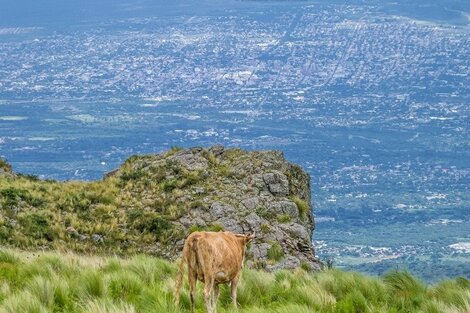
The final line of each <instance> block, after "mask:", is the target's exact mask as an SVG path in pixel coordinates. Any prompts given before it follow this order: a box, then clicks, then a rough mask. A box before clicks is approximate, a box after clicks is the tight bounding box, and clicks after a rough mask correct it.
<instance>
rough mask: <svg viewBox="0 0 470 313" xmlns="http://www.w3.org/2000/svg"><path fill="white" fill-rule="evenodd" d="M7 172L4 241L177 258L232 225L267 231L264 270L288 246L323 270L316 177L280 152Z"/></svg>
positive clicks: (1, 205) (186, 152)
mask: <svg viewBox="0 0 470 313" xmlns="http://www.w3.org/2000/svg"><path fill="white" fill-rule="evenodd" d="M0 168H1V169H2V171H1V172H0V245H3V246H8V247H16V248H21V249H52V250H54V249H66V250H68V251H69V250H72V251H76V252H86V253H101V254H110V253H111V254H113V255H116V254H117V255H129V254H135V253H144V254H150V255H154V256H160V257H163V258H166V259H174V258H176V257H177V256H178V254H179V252H180V251H181V250H182V242H183V238H185V237H186V236H187V235H188V234H189V233H191V232H192V231H195V230H223V229H225V230H231V231H235V232H248V231H252V232H253V231H255V232H256V233H257V234H258V236H257V238H256V245H257V246H258V245H259V246H261V247H262V248H263V249H260V250H257V251H255V252H254V253H256V254H253V255H252V254H250V255H249V257H250V259H256V261H257V262H258V263H257V264H260V266H261V265H264V266H270V265H274V264H277V263H280V262H282V261H283V260H282V258H279V259H275V260H274V259H273V260H271V259H270V258H269V257H270V256H269V255H267V252H266V251H268V250H269V249H270V247H271V246H272V245H274V243H277V244H278V245H279V242H281V248H282V251H280V252H282V253H283V254H285V255H286V256H291V257H293V256H295V257H297V258H298V259H296V260H297V261H298V262H303V264H306V265H307V266H310V267H311V268H315V267H318V264H317V263H318V261H316V259H315V258H314V255H313V248H312V247H311V240H310V235H309V234H310V233H311V230H312V228H313V217H312V214H311V207H310V187H309V176H308V175H307V174H306V173H305V172H303V170H302V169H301V168H300V167H298V166H296V165H292V164H290V163H288V161H287V160H285V158H284V156H283V155H282V153H280V152H276V151H243V150H240V149H224V148H223V147H221V146H213V147H210V148H205V149H203V148H191V149H179V148H173V149H171V150H169V151H167V152H164V153H161V154H153V155H142V156H132V157H130V158H129V159H128V160H126V161H125V162H124V163H123V164H122V165H121V166H120V167H119V168H118V169H117V170H115V171H113V172H112V173H109V174H108V175H106V176H105V178H103V179H102V180H100V181H93V182H85V181H65V182H59V181H52V180H41V179H38V178H37V177H34V176H30V175H21V174H15V173H12V172H11V166H9V165H8V163H6V162H5V161H1V160H0ZM2 173H3V174H2ZM269 188H271V189H272V190H270V189H269ZM282 240H284V241H285V242H284V241H282ZM294 265H295V264H294ZM281 266H282V264H281Z"/></svg>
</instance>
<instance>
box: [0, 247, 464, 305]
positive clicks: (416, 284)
mask: <svg viewBox="0 0 470 313" xmlns="http://www.w3.org/2000/svg"><path fill="white" fill-rule="evenodd" d="M0 274H1V275H0V312H1V313H18V312H40V313H46V312H69V313H81V312H97V313H98V312H101V313H104V312H106V313H124V312H125V313H133V312H141V313H146V312H149V313H150V312H174V313H177V312H189V307H190V305H189V295H188V291H187V287H186V286H185V288H183V291H182V299H181V300H182V301H181V308H175V307H174V305H173V296H172V290H173V286H174V277H175V276H176V265H175V264H173V263H170V262H167V261H164V260H162V259H157V258H150V257H147V256H136V257H133V258H131V259H121V258H116V257H114V258H102V257H96V256H77V255H73V254H70V253H69V254H58V253H25V252H18V251H12V250H4V249H0ZM186 285H187V284H186ZM229 293H230V292H229V288H227V286H225V285H224V286H222V288H221V295H220V300H219V306H218V309H219V310H218V312H240V313H268V312H269V313H272V312H274V313H289V312H292V313H303V312H305V313H306V312H325V313H328V312H344V313H347V312H456V313H457V312H461V313H464V312H470V281H468V280H467V279H464V278H458V279H455V280H449V281H443V282H441V283H439V284H437V285H433V286H425V285H424V284H423V283H421V282H420V281H419V280H416V279H415V278H414V277H412V276H411V275H409V274H408V273H406V272H390V273H388V274H387V275H385V276H384V277H382V278H372V277H367V276H364V275H361V274H358V273H348V272H342V271H337V270H330V271H322V272H315V273H307V272H305V271H304V270H302V269H298V270H296V271H287V270H280V271H276V272H275V273H267V272H265V271H258V270H252V269H244V270H243V272H242V278H241V282H240V285H239V288H238V303H239V305H240V307H241V309H240V310H234V309H233V308H232V307H231V302H230V296H229ZM203 303H204V301H203V297H202V286H201V285H200V284H199V290H198V297H197V299H196V305H197V307H196V311H197V312H204V310H203Z"/></svg>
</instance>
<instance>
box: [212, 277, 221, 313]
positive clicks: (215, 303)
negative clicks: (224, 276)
mask: <svg viewBox="0 0 470 313" xmlns="http://www.w3.org/2000/svg"><path fill="white" fill-rule="evenodd" d="M218 301H219V285H218V284H217V283H215V284H214V303H213V304H212V306H213V308H214V313H216V312H217V302H218Z"/></svg>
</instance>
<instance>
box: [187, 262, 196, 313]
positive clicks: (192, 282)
mask: <svg viewBox="0 0 470 313" xmlns="http://www.w3.org/2000/svg"><path fill="white" fill-rule="evenodd" d="M188 280H189V298H190V299H191V312H192V313H194V306H195V302H196V283H197V273H196V271H195V270H194V269H189V273H188Z"/></svg>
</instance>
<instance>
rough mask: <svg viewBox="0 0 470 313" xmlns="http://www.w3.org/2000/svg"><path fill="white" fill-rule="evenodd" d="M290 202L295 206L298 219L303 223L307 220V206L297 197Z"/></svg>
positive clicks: (308, 207)
mask: <svg viewBox="0 0 470 313" xmlns="http://www.w3.org/2000/svg"><path fill="white" fill-rule="evenodd" d="M291 200H292V201H293V202H294V203H295V204H296V205H297V209H298V210H299V216H300V219H302V220H303V221H305V220H306V219H307V214H308V210H309V209H310V206H309V204H308V203H307V202H305V201H304V200H302V199H300V198H299V197H297V196H294V197H292V199H291Z"/></svg>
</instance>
